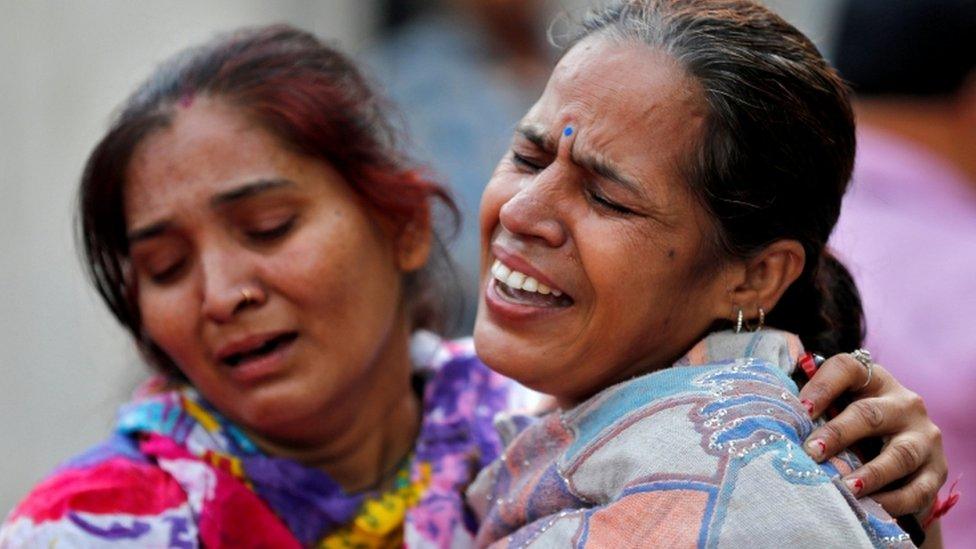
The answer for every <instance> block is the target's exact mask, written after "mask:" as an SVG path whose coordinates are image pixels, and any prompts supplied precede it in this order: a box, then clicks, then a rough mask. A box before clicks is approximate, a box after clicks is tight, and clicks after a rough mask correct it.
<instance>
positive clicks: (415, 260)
mask: <svg viewBox="0 0 976 549" xmlns="http://www.w3.org/2000/svg"><path fill="white" fill-rule="evenodd" d="M267 182H271V183H270V184H269V183H267ZM124 205H125V221H126V227H127V230H128V233H129V235H130V242H131V255H132V264H133V269H134V276H135V279H136V282H137V288H138V304H139V307H140V310H141V313H142V321H143V324H144V327H145V330H146V332H147V333H148V335H149V336H150V337H151V338H152V340H153V341H155V342H156V343H157V344H158V345H159V346H160V347H161V348H162V349H163V350H164V351H165V352H166V353H167V354H168V355H169V356H170V357H171V358H172V359H173V360H174V362H175V363H176V364H178V365H179V367H180V369H181V370H182V371H183V373H184V374H185V375H186V376H187V377H188V378H189V380H190V381H191V382H192V383H193V385H194V387H196V388H197V389H198V390H199V391H200V393H201V394H202V395H203V396H204V397H205V398H206V399H207V400H208V401H209V402H211V403H212V404H213V405H214V406H216V407H217V408H218V409H219V410H221V412H223V413H224V414H226V415H227V416H228V417H229V418H230V419H232V420H233V421H235V422H237V423H238V424H240V425H242V426H244V427H245V428H246V429H247V430H248V431H249V433H250V435H251V436H252V437H253V438H254V440H255V441H256V443H257V444H258V445H259V446H261V447H263V449H265V450H266V451H268V452H269V453H272V454H275V455H279V456H283V457H291V458H294V459H297V460H299V461H302V462H303V463H306V464H308V465H311V466H318V467H321V468H322V469H324V470H326V471H327V472H329V473H330V474H332V475H333V476H334V477H335V478H337V479H339V480H340V482H341V483H342V484H343V486H344V487H345V488H347V489H359V488H363V487H367V486H370V485H371V484H372V483H374V482H376V481H377V480H378V479H379V478H381V477H382V476H383V474H384V473H385V472H386V471H388V470H389V469H390V468H391V467H393V466H394V465H395V464H396V463H397V462H398V461H399V460H400V459H401V457H402V456H403V455H405V454H406V453H407V452H408V451H409V449H410V448H411V447H412V444H413V440H414V438H415V436H416V433H417V430H418V424H419V419H418V418H419V413H420V412H419V402H418V399H417V397H416V396H415V395H414V393H413V391H412V390H411V388H410V384H409V379H410V374H409V372H410V362H409V355H408V339H409V325H408V322H407V321H406V316H405V312H404V307H403V305H402V301H403V296H402V288H401V277H402V275H403V273H404V272H407V271H410V270H413V269H417V268H419V267H420V266H422V265H423V263H424V262H425V261H426V258H427V252H428V248H427V239H423V238H399V236H400V235H399V234H398V233H397V232H396V231H395V230H394V228H393V227H391V226H390V224H389V223H383V222H381V221H378V220H377V219H378V218H379V216H377V215H375V213H374V212H371V211H369V210H368V208H367V207H366V206H365V205H364V204H363V203H362V202H361V201H360V200H359V198H358V197H357V196H356V195H355V194H354V192H353V191H352V189H351V188H350V187H349V185H348V184H347V183H346V182H345V181H344V180H343V179H342V177H341V176H340V175H339V174H338V173H337V172H336V171H335V170H334V169H332V168H331V167H330V166H329V165H327V164H325V163H323V162H321V161H318V160H315V159H312V158H309V157H305V156H302V155H298V154H295V153H293V152H291V151H289V150H287V149H286V148H284V147H283V146H282V145H281V144H280V143H279V142H278V141H277V139H276V138H275V137H274V136H272V135H271V134H270V133H268V132H266V131H265V130H263V129H262V128H260V127H258V126H256V125H255V124H253V123H251V122H250V121H248V120H247V119H246V118H245V117H244V116H242V115H241V113H239V112H237V111H236V110H235V109H233V108H232V107H229V106H226V105H224V104H222V103H220V102H219V101H217V100H214V99H209V98H200V99H199V100H197V101H194V102H193V103H192V104H191V105H189V106H187V107H185V108H181V109H180V110H179V112H177V114H176V115H175V117H174V119H173V121H172V123H171V124H170V125H169V127H168V128H166V129H163V130H161V131H158V132H157V133H155V134H153V135H151V136H150V137H148V138H147V139H146V140H145V141H144V142H143V143H141V144H140V145H139V147H138V148H137V150H136V153H135V155H134V157H133V159H132V162H131V163H130V166H129V168H128V172H127V177H126V186H125V204H124ZM242 290H244V291H242ZM245 292H246V293H248V294H249V297H250V299H244V297H243V294H244V293H245ZM281 333H285V334H294V340H293V341H292V342H291V343H289V344H287V345H286V346H285V347H284V348H283V349H282V350H280V351H278V352H276V353H275V354H274V355H273V356H272V358H271V359H269V361H267V363H261V364H258V366H256V367H252V366H249V365H241V366H238V367H236V368H235V367H231V366H228V365H226V364H224V363H223V362H221V360H220V354H221V353H222V352H226V351H227V350H228V349H233V348H234V347H233V346H234V345H235V344H237V343H239V342H241V341H245V342H248V341H250V342H252V343H253V341H254V338H257V340H258V341H262V340H264V339H266V338H267V337H269V335H273V334H281ZM248 338H250V339H248Z"/></svg>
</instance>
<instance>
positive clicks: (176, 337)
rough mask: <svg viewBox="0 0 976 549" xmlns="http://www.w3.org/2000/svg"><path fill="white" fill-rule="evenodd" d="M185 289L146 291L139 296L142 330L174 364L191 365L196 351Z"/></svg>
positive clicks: (189, 306)
mask: <svg viewBox="0 0 976 549" xmlns="http://www.w3.org/2000/svg"><path fill="white" fill-rule="evenodd" d="M188 295H189V294H188V290H175V289H174V290H170V291H160V290H149V291H147V292H142V293H141V294H140V296H139V311H140V314H141V318H142V325H143V329H144V330H145V331H146V333H147V334H148V335H149V338H150V339H152V340H153V341H154V342H155V343H156V345H159V346H160V348H162V349H163V351H164V352H166V354H167V355H169V356H170V358H172V359H173V360H174V361H176V363H177V364H186V363H189V362H191V361H190V360H189V358H190V355H192V354H193V353H194V352H195V350H196V349H195V347H194V345H193V342H194V337H193V325H192V322H191V320H190V319H191V318H192V317H191V315H188V314H187V312H188V311H191V310H192V309H191V307H192V306H193V304H192V303H191V302H190V300H189V299H188Z"/></svg>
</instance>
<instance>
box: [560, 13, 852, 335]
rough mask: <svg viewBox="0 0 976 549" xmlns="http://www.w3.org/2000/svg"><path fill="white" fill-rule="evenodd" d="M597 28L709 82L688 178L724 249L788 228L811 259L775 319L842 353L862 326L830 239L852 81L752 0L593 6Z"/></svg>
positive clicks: (749, 245)
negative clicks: (664, 56) (668, 57)
mask: <svg viewBox="0 0 976 549" xmlns="http://www.w3.org/2000/svg"><path fill="white" fill-rule="evenodd" d="M581 27H582V28H581V30H580V31H579V32H578V33H577V34H576V36H575V37H574V40H573V41H572V42H571V44H575V43H577V42H579V41H580V40H583V39H584V38H587V37H590V36H599V37H601V38H603V39H609V40H619V41H635V42H639V43H644V44H647V45H649V46H651V47H653V48H656V49H659V50H661V51H664V52H666V53H668V54H669V55H671V56H672V57H673V58H674V59H676V60H677V61H678V62H679V63H680V64H681V65H682V66H683V67H684V69H685V70H686V71H687V72H688V73H689V74H690V75H691V76H693V77H694V78H695V79H696V80H697V81H698V82H699V83H700V84H701V87H702V89H703V90H704V96H705V97H704V100H705V103H706V105H707V109H708V115H707V121H706V125H705V129H704V131H703V133H702V135H701V137H700V142H699V143H698V144H697V145H698V146H697V147H696V154H694V155H693V156H692V158H690V159H689V161H688V162H687V165H686V166H685V170H686V173H687V180H688V181H689V183H690V184H691V186H692V188H693V190H694V192H695V193H696V195H697V196H698V198H699V200H700V201H701V203H702V204H703V206H704V207H705V208H706V210H707V211H708V212H709V214H710V215H711V217H712V219H713V225H714V233H715V234H714V237H715V238H714V240H715V246H714V250H713V251H714V252H716V253H717V254H718V256H719V258H720V259H721V258H723V257H724V258H730V257H734V258H748V257H750V256H752V255H754V254H756V253H759V252H760V251H761V250H762V249H763V248H764V247H766V246H767V245H769V244H771V243H772V242H775V241H777V240H780V239H792V240H796V241H798V242H800V243H801V244H802V245H803V247H804V250H805V252H806V257H807V261H806V265H805V267H804V270H803V273H802V274H801V275H800V277H799V279H798V280H797V281H796V282H794V283H793V285H792V286H790V288H789V289H788V290H787V291H786V293H785V294H784V295H783V297H782V299H781V300H780V301H779V303H778V305H777V306H776V308H775V309H774V311H773V312H772V313H770V314H769V315H768V316H767V318H766V321H767V323H768V324H769V325H772V326H776V327H778V328H781V329H784V330H788V331H791V332H794V333H796V334H798V335H799V336H800V338H801V340H802V341H803V343H804V345H806V346H807V347H808V348H810V349H811V350H815V351H817V352H821V353H828V354H834V353H838V352H842V351H849V350H851V349H854V348H856V347H859V346H860V344H861V341H862V339H863V337H864V322H863V312H862V309H861V302H860V297H859V295H858V292H857V288H856V287H855V285H854V282H853V279H852V278H851V276H850V274H849V273H848V271H847V270H846V269H845V268H844V266H843V265H841V263H840V262H839V261H837V259H836V258H834V257H833V256H832V255H831V254H830V252H829V251H828V250H827V249H826V242H827V239H828V237H829V236H830V232H831V231H832V230H833V227H834V225H835V224H836V222H837V218H838V216H839V214H840V206H841V199H842V197H843V195H844V192H845V191H846V190H847V185H848V181H849V180H850V176H851V171H852V169H853V166H854V149H855V136H854V115H853V112H852V109H851V105H850V99H849V94H848V90H847V87H846V86H845V84H844V83H843V81H842V80H841V79H840V77H838V75H837V73H836V72H835V71H834V70H833V69H832V68H831V67H830V66H829V65H828V64H827V62H826V61H825V60H824V59H823V57H822V56H821V54H820V52H819V51H817V48H816V47H815V46H814V45H813V43H811V42H810V40H809V39H807V37H806V36H804V35H803V34H802V33H800V32H799V31H798V30H797V29H795V28H794V27H793V26H791V25H790V24H788V23H786V22H785V21H784V20H783V19H781V18H780V17H779V16H777V15H775V14H774V13H772V12H771V11H769V10H768V9H767V8H765V7H763V6H762V5H760V4H758V3H757V2H753V1H750V0H630V1H617V2H613V3H611V4H610V5H608V6H607V7H605V8H602V9H599V10H596V11H594V12H591V13H590V14H589V15H588V17H587V18H586V19H585V20H584V21H583V23H582V26H581Z"/></svg>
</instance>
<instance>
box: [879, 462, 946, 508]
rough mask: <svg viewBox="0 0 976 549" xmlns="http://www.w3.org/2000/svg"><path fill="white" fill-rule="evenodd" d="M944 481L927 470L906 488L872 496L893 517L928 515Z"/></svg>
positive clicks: (914, 478) (913, 479)
mask: <svg viewBox="0 0 976 549" xmlns="http://www.w3.org/2000/svg"><path fill="white" fill-rule="evenodd" d="M943 481H944V479H940V478H939V477H938V475H937V474H936V473H934V472H930V471H927V470H926V471H924V472H922V473H919V474H918V475H916V476H915V477H913V478H912V480H911V481H910V482H909V483H908V484H906V485H905V486H902V487H901V488H898V489H897V490H891V491H889V492H881V493H877V494H872V495H871V499H873V500H875V501H877V502H878V503H879V504H881V506H882V507H884V510H885V511H887V512H888V514H889V515H891V516H893V517H900V516H903V515H926V514H928V512H929V510H930V509H931V508H932V504H933V503H934V502H935V498H936V496H937V495H938V493H939V488H941V487H942V483H943Z"/></svg>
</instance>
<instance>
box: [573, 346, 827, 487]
mask: <svg viewBox="0 0 976 549" xmlns="http://www.w3.org/2000/svg"><path fill="white" fill-rule="evenodd" d="M787 383H792V382H790V381H789V379H788V378H787V377H786V375H785V374H783V372H782V371H781V370H780V369H779V368H778V367H776V366H774V365H772V364H770V363H767V362H764V361H761V360H755V359H748V358H744V359H734V360H729V361H725V362H723V363H719V364H709V365H705V366H679V367H673V368H669V369H667V370H662V371H658V372H655V373H653V374H649V375H646V376H642V377H640V378H637V379H634V380H631V381H628V382H625V383H621V384H619V385H616V386H614V387H611V388H610V389H608V390H606V391H604V392H602V393H600V394H599V395H597V396H596V397H594V398H592V399H590V400H589V401H587V402H586V403H584V404H583V405H581V406H579V407H577V408H575V409H573V410H570V411H568V412H566V413H564V414H563V422H564V424H565V425H566V427H567V428H568V429H569V430H570V431H571V433H572V439H573V442H572V443H571V444H569V445H568V446H567V448H566V451H565V452H564V454H563V455H562V456H561V458H560V463H559V467H560V469H561V470H563V471H564V472H565V473H566V474H567V475H569V476H570V477H572V478H573V479H574V483H575V484H577V489H578V490H579V491H580V496H582V497H584V498H585V499H588V500H590V501H609V500H612V499H614V498H615V497H617V496H618V495H619V493H620V492H621V491H622V490H624V489H625V488H626V486H628V485H629V484H630V483H632V482H634V481H635V480H637V479H641V478H644V477H648V476H654V477H656V478H662V479H663V478H678V477H681V476H684V475H689V474H692V475H702V476H709V477H712V476H714V475H715V474H716V472H717V471H719V470H720V469H721V468H722V467H723V466H724V465H725V464H726V463H727V462H728V460H729V459H730V457H734V456H737V455H738V453H739V452H740V451H741V450H743V449H747V448H750V447H751V446H752V445H753V444H755V445H756V447H757V448H758V447H760V446H765V445H769V444H770V443H772V442H773V441H779V440H780V439H783V440H790V441H793V442H794V443H795V444H799V442H800V440H801V439H802V438H803V437H804V436H805V434H806V433H809V432H810V430H811V428H812V424H811V423H810V420H809V418H808V417H807V415H806V410H805V409H804V408H803V406H802V405H801V404H800V403H799V401H798V400H797V399H796V397H795V396H794V394H793V392H795V390H796V389H795V386H793V387H792V388H791V387H789V386H788V385H787ZM801 453H802V452H801ZM611 465H613V466H611Z"/></svg>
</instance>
